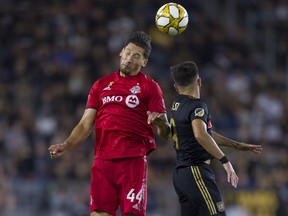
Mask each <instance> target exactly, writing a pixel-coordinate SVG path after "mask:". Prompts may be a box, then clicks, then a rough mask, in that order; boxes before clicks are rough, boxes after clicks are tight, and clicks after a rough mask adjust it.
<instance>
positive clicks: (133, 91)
mask: <svg viewBox="0 0 288 216" xmlns="http://www.w3.org/2000/svg"><path fill="white" fill-rule="evenodd" d="M130 91H131V93H132V94H138V93H140V92H141V88H140V86H133V87H132V88H131V89H130Z"/></svg>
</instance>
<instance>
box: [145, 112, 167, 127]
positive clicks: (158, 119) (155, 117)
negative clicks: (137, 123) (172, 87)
mask: <svg viewBox="0 0 288 216" xmlns="http://www.w3.org/2000/svg"><path fill="white" fill-rule="evenodd" d="M147 115H148V118H147V123H148V124H155V125H159V126H160V124H161V123H165V119H164V118H165V116H164V113H158V112H150V111H147Z"/></svg>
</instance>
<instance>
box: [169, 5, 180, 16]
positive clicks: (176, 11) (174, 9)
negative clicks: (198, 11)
mask: <svg viewBox="0 0 288 216" xmlns="http://www.w3.org/2000/svg"><path fill="white" fill-rule="evenodd" d="M169 12H170V14H171V16H172V17H173V18H175V19H178V18H179V15H180V14H179V9H178V8H177V7H176V6H175V5H171V6H169Z"/></svg>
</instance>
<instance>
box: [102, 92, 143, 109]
mask: <svg viewBox="0 0 288 216" xmlns="http://www.w3.org/2000/svg"><path fill="white" fill-rule="evenodd" d="M122 101H123V97H122V96H115V95H113V96H106V97H103V98H102V102H103V104H106V103H111V102H118V103H121V102H122ZM125 104H126V105H127V106H128V107H130V108H135V107H137V106H138V105H139V99H138V97H137V95H128V96H127V97H126V99H125Z"/></svg>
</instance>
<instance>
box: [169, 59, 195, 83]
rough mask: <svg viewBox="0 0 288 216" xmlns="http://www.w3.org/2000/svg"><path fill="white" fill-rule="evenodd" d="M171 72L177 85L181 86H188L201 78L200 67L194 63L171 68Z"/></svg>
mask: <svg viewBox="0 0 288 216" xmlns="http://www.w3.org/2000/svg"><path fill="white" fill-rule="evenodd" d="M170 72H171V76H172V79H173V80H174V82H175V84H176V85H179V86H188V85H189V84H191V83H192V82H193V81H194V80H196V79H197V78H198V77H199V74H198V67H197V65H196V64H195V62H193V61H185V62H181V63H179V64H177V65H174V66H171V67H170Z"/></svg>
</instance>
